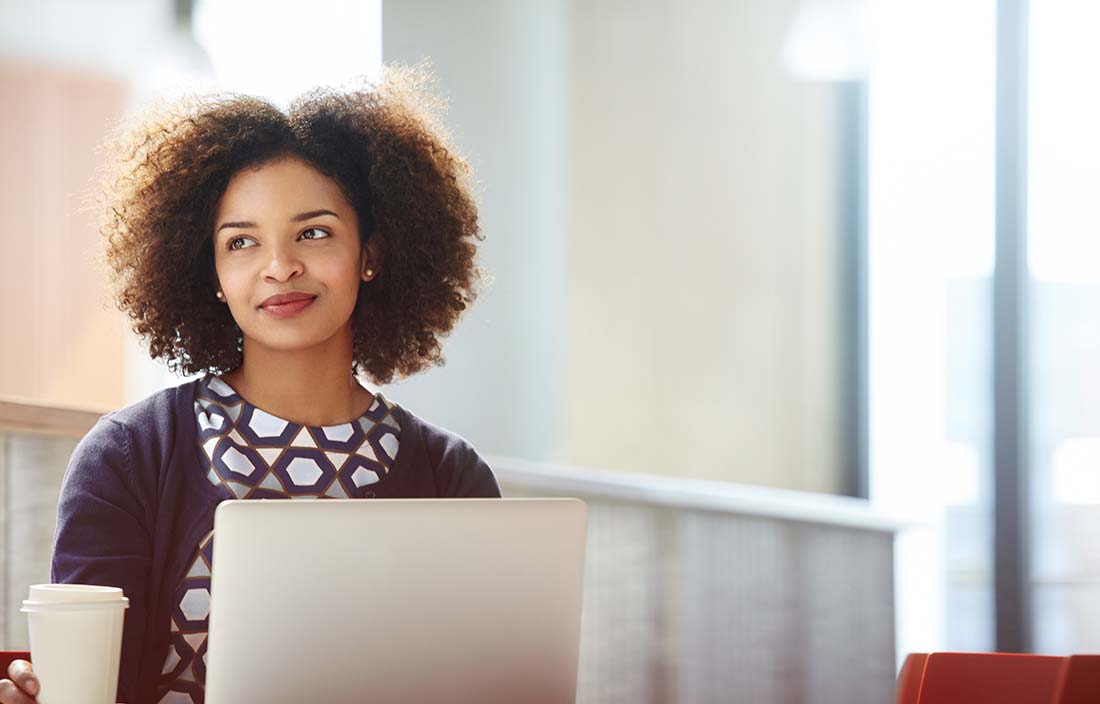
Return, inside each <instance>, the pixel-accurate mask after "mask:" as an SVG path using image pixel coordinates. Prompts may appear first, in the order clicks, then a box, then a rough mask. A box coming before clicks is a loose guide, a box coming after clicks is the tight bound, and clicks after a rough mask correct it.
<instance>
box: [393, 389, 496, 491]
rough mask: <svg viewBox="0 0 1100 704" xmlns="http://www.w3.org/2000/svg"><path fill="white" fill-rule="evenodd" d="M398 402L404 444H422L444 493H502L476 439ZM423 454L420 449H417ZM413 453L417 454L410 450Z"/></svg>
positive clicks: (398, 416) (426, 458)
mask: <svg viewBox="0 0 1100 704" xmlns="http://www.w3.org/2000/svg"><path fill="white" fill-rule="evenodd" d="M390 404H391V405H393V406H394V408H395V412H396V415H397V418H398V422H399V423H400V425H401V444H402V446H405V445H406V443H409V444H412V445H413V446H414V449H415V445H420V446H421V448H422V450H423V453H424V459H425V460H426V461H427V464H428V467H429V468H430V469H431V471H432V472H433V473H434V474H435V477H436V485H437V487H438V488H439V491H440V493H441V495H443V496H493V497H499V496H500V487H499V486H498V485H497V480H496V476H495V475H494V474H493V470H492V469H491V468H490V467H489V463H488V462H486V461H485V459H484V458H483V457H482V456H481V455H479V454H478V452H477V450H476V449H475V448H474V445H473V443H471V442H470V441H469V440H467V439H466V438H465V437H464V436H462V435H460V434H459V433H457V432H455V431H453V430H448V429H447V428H444V427H442V426H440V425H436V424H435V423H432V422H429V421H427V420H425V419H423V418H421V417H420V416H418V415H416V414H414V413H412V412H411V411H409V410H408V409H407V408H405V407H403V406H401V405H400V404H395V403H393V402H392V401H390ZM417 454H419V453H417ZM409 456H413V453H410V455H409Z"/></svg>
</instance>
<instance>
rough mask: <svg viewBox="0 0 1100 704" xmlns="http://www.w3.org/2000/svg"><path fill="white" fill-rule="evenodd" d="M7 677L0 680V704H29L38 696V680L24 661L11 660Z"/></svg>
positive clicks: (28, 664) (29, 665)
mask: <svg viewBox="0 0 1100 704" xmlns="http://www.w3.org/2000/svg"><path fill="white" fill-rule="evenodd" d="M8 677H10V678H11V679H6V680H0V704H31V702H34V701H36V700H35V698H34V696H35V695H36V694H38V678H37V677H35V676H34V669H33V668H32V667H31V664H30V663H29V662H27V661H26V660H13V661H12V663H11V666H10V667H9V668H8Z"/></svg>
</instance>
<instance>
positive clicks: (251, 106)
mask: <svg viewBox="0 0 1100 704" xmlns="http://www.w3.org/2000/svg"><path fill="white" fill-rule="evenodd" d="M429 82H430V75H429V72H428V69H427V67H426V66H424V65H418V66H415V67H412V68H392V67H391V68H389V69H387V70H386V73H385V75H384V78H383V79H382V80H381V81H380V82H379V83H377V84H366V83H359V84H356V85H355V86H354V87H352V88H350V89H344V90H337V89H333V88H315V89H313V90H311V91H308V92H306V93H304V94H302V95H300V96H298V97H297V98H296V99H294V100H293V101H292V102H291V103H290V106H289V108H288V109H287V110H286V111H285V112H284V111H283V110H280V109H279V108H277V107H276V106H274V105H273V104H272V103H270V102H268V101H266V100H263V99H260V98H255V97H250V96H242V95H238V94H235V93H224V92H220V93H211V94H207V95H202V96H194V95H191V96H186V97H183V98H180V99H178V100H175V101H171V102H163V101H162V102H160V103H156V104H154V105H153V106H152V107H151V108H150V109H149V110H148V111H147V112H146V113H145V114H143V115H142V116H140V117H139V118H138V119H137V120H136V121H135V122H133V123H130V124H122V125H120V126H119V128H118V129H116V131H115V132H114V133H113V134H112V135H110V136H109V137H108V138H107V139H106V140H105V142H104V145H103V146H104V147H105V149H106V151H107V153H108V155H109V156H110V159H109V164H110V169H111V170H110V172H109V173H108V175H107V177H106V178H105V179H104V180H103V182H102V192H101V197H100V202H101V204H102V205H103V206H104V215H105V217H104V219H103V221H102V225H101V228H100V232H101V233H102V234H103V236H104V238H105V240H106V241H105V245H106V246H105V250H104V260H105V263H106V264H107V267H108V270H109V272H110V276H111V281H112V284H113V285H114V289H115V302H116V304H117V305H118V307H119V308H120V309H121V310H122V311H123V312H124V313H126V314H127V315H128V316H129V318H130V319H131V329H132V330H133V331H134V332H135V333H136V334H138V335H139V336H141V337H142V338H144V339H145V340H146V341H147V344H148V349H149V353H150V355H151V356H152V357H153V358H161V359H164V360H165V361H166V362H167V363H168V366H169V368H171V369H173V370H174V371H179V372H182V373H184V374H194V373H198V372H204V371H205V372H211V373H224V372H228V371H231V370H233V369H235V368H236V367H238V366H239V365H240V364H241V361H242V352H241V345H240V329H239V328H238V327H237V325H236V323H235V322H234V320H233V318H232V316H231V315H230V313H229V310H228V307H227V306H225V305H222V304H220V303H219V302H218V301H217V300H216V299H215V297H214V295H213V293H214V291H215V290H216V288H217V284H216V275H215V269H214V250H213V232H214V216H215V213H216V210H217V206H218V202H219V201H220V199H221V197H222V194H223V193H224V192H225V189H226V186H227V185H228V183H229V180H230V178H231V177H232V176H233V175H234V174H235V173H237V172H238V171H240V170H242V169H246V168H249V167H255V166H259V165H261V164H264V163H266V162H268V161H271V160H274V159H277V158H282V157H287V156H293V157H297V158H300V159H302V160H303V161H304V162H306V163H308V164H310V165H311V166H312V167H313V168H315V169H317V170H318V171H319V172H321V173H323V174H325V175H326V176H328V177H329V178H331V179H333V180H334V181H335V182H336V183H337V184H338V185H339V186H340V187H341V189H342V190H343V192H344V195H345V196H346V197H347V199H348V202H349V203H350V204H351V205H352V207H353V208H354V209H355V211H356V214H357V215H358V217H359V222H360V231H359V237H360V242H361V244H362V243H365V242H366V241H367V239H368V238H370V237H377V236H380V237H381V238H382V243H383V245H384V247H383V250H384V253H385V265H384V267H383V268H382V271H380V272H379V274H378V276H377V277H375V279H374V280H373V282H371V284H370V286H369V289H368V288H367V287H366V284H365V283H361V285H360V289H359V297H358V300H357V302H356V306H355V311H354V313H353V315H352V326H353V330H354V351H353V365H352V372H353V373H354V374H356V375H359V374H360V373H363V372H365V373H366V374H367V375H368V376H369V377H370V378H371V379H372V380H374V381H375V382H376V383H379V384H384V383H388V382H389V381H391V380H392V379H393V377H394V376H395V375H398V376H408V375H411V374H415V373H416V372H419V371H421V370H423V369H424V368H426V367H427V366H429V365H432V364H436V365H439V364H442V363H443V356H442V349H441V338H442V337H444V336H445V335H446V334H447V333H449V332H450V331H451V329H452V328H453V327H454V325H455V323H456V322H457V321H458V319H459V317H460V316H461V314H462V312H463V311H464V310H465V309H466V307H467V306H468V305H469V304H470V303H472V302H473V300H474V299H475V298H476V296H477V288H478V285H479V284H480V283H481V281H482V278H483V273H482V271H481V269H480V268H479V267H478V266H477V265H476V263H475V254H476V249H477V241H479V240H481V239H482V235H481V233H480V231H479V226H478V217H477V207H476V204H475V202H474V198H473V196H472V193H471V189H470V186H469V181H468V177H469V167H468V165H467V163H466V161H465V160H464V159H462V158H461V157H460V156H458V155H456V154H455V152H454V151H453V150H452V149H451V148H450V147H449V146H448V138H447V135H446V133H445V132H444V130H443V129H442V127H441V126H440V123H439V120H438V116H439V114H440V113H441V110H440V105H441V103H440V101H439V100H438V99H437V98H435V97H433V96H432V95H431V93H430V92H429V91H427V90H426V89H425V85H426V84H428V83H429Z"/></svg>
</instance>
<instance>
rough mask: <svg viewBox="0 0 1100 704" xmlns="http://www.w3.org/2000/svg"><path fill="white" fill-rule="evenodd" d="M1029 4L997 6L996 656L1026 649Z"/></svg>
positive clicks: (1017, 1) (1001, 1)
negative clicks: (997, 651) (999, 652)
mask: <svg viewBox="0 0 1100 704" xmlns="http://www.w3.org/2000/svg"><path fill="white" fill-rule="evenodd" d="M1027 8H1028V3H1027V0H998V1H997V39H996V43H997V57H996V73H997V84H996V88H997V91H996V95H997V98H996V201H995V202H996V205H995V208H996V218H995V221H996V243H997V254H996V260H995V265H994V272H993V342H994V344H993V403H994V409H993V419H994V420H993V425H994V428H993V445H994V446H993V470H994V471H993V495H994V499H993V500H994V590H995V591H994V600H995V604H996V624H997V650H999V651H1003V652H1028V651H1029V650H1030V648H1031V590H1030V568H1029V559H1028V553H1029V550H1028V542H1029V541H1028V535H1029V528H1030V524H1029V520H1028V490H1027V489H1028V470H1029V461H1028V459H1029V456H1028V444H1029V443H1028V440H1029V434H1030V427H1029V419H1028V406H1027V384H1028V366H1027V340H1028V336H1027V329H1028V326H1027V318H1028V316H1027V293H1028V280H1029V277H1028V269H1027V145H1028V133H1027V93H1028V85H1027V76H1028V42H1027V35H1028V31H1027V30H1028V28H1027V22H1028V11H1027Z"/></svg>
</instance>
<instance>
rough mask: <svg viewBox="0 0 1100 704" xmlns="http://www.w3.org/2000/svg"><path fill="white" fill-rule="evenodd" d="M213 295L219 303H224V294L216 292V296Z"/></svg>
mask: <svg viewBox="0 0 1100 704" xmlns="http://www.w3.org/2000/svg"><path fill="white" fill-rule="evenodd" d="M214 295H216V296H217V297H218V300H219V301H224V300H225V294H224V293H222V292H221V291H218V292H217V293H216V294H214Z"/></svg>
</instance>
